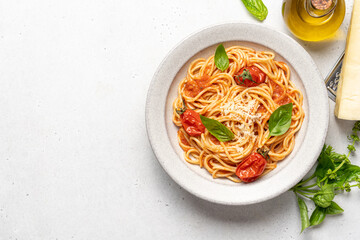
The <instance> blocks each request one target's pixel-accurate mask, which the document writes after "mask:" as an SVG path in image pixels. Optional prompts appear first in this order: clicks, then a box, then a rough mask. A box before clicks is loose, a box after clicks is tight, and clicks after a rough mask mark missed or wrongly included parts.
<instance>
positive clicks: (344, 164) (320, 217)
mask: <svg viewBox="0 0 360 240" xmlns="http://www.w3.org/2000/svg"><path fill="white" fill-rule="evenodd" d="M359 132H360V121H357V122H356V123H355V124H354V127H353V129H352V134H351V135H350V136H349V137H348V138H349V140H352V143H351V144H349V145H348V150H349V152H348V154H339V153H336V152H334V149H333V148H332V147H331V146H329V145H328V146H326V145H325V146H324V147H323V149H322V151H321V153H320V156H319V157H318V159H317V160H318V165H317V167H316V170H315V172H314V173H313V174H312V175H311V176H310V177H309V178H307V179H304V180H302V181H300V182H299V183H298V184H296V185H295V186H294V187H293V188H292V189H291V190H292V191H293V192H294V193H295V195H296V198H297V200H298V205H299V209H300V219H301V232H302V231H304V229H305V228H308V227H310V226H315V225H319V224H320V223H322V222H323V221H324V219H325V218H326V216H327V215H335V214H340V213H342V212H344V210H343V209H342V208H341V207H340V206H339V205H338V204H336V203H335V202H334V201H333V200H334V198H335V197H336V195H337V194H340V193H342V192H344V191H346V192H350V191H351V189H352V188H360V167H359V166H357V165H353V164H351V163H350V159H349V156H350V154H351V153H352V152H354V151H355V150H356V148H355V145H357V144H358V143H360V137H359V134H358V133H359ZM304 199H308V200H311V201H312V203H313V204H314V205H315V210H314V211H313V212H312V214H311V216H310V219H309V217H308V209H307V206H306V202H305V201H304Z"/></svg>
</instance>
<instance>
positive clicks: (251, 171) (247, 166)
mask: <svg viewBox="0 0 360 240" xmlns="http://www.w3.org/2000/svg"><path fill="white" fill-rule="evenodd" d="M265 166H266V160H265V158H264V157H263V156H261V154H259V153H257V152H254V153H252V154H251V155H250V156H248V157H247V158H245V160H244V161H242V162H241V163H240V164H239V165H238V166H237V168H236V172H235V174H236V176H238V177H239V178H240V179H241V180H242V181H243V182H253V181H255V180H256V179H257V178H258V177H259V176H260V175H261V174H262V173H263V172H264V170H265Z"/></svg>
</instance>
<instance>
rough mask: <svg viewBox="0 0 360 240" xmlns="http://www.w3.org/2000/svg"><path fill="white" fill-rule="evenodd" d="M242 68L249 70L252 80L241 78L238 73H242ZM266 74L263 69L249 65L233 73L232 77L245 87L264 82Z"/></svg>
mask: <svg viewBox="0 0 360 240" xmlns="http://www.w3.org/2000/svg"><path fill="white" fill-rule="evenodd" d="M244 70H247V71H249V73H250V75H251V78H252V80H250V79H248V78H246V77H245V79H244V80H243V77H242V76H240V75H243V73H244ZM265 78H266V75H265V73H264V72H263V71H261V70H260V68H258V67H256V66H251V67H243V68H242V69H240V71H239V72H238V73H237V74H235V76H234V79H235V81H236V83H237V84H238V85H240V86H241V85H242V86H246V87H255V86H257V85H259V84H261V83H263V82H265Z"/></svg>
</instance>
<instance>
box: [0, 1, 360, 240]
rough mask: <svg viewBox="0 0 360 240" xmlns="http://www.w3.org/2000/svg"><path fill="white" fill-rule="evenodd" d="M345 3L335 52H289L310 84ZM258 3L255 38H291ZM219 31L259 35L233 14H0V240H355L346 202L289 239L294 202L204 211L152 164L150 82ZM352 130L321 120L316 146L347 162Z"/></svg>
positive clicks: (204, 10)
mask: <svg viewBox="0 0 360 240" xmlns="http://www.w3.org/2000/svg"><path fill="white" fill-rule="evenodd" d="M346 2H347V14H346V17H345V20H344V23H343V25H342V26H341V28H340V30H339V31H338V32H337V34H336V36H335V38H333V39H331V40H328V41H324V42H320V43H306V42H301V41H298V42H299V43H300V44H301V45H303V46H304V48H305V49H306V50H307V51H308V52H309V53H310V54H311V56H312V57H313V58H314V60H315V62H316V63H317V65H318V67H319V69H320V71H321V72H322V74H323V76H326V74H327V73H328V72H329V70H330V68H331V67H332V66H333V64H334V63H335V61H336V59H337V58H338V57H339V56H340V54H341V52H342V51H343V50H344V47H345V38H346V32H347V28H348V25H349V21H350V10H351V9H352V1H346ZM264 3H265V4H266V5H267V7H268V9H269V15H268V17H267V19H266V20H265V21H264V22H263V23H261V24H263V25H269V26H272V27H275V28H276V29H278V30H280V31H283V32H285V33H287V34H290V33H289V32H288V31H287V30H286V26H285V25H284V23H283V20H282V16H281V3H282V1H281V0H264ZM230 21H239V22H240V21H246V22H254V23H259V22H258V21H257V20H255V19H254V18H252V17H251V16H250V15H249V14H248V12H247V11H246V10H245V8H244V6H243V4H242V3H241V1H240V0H222V1H219V0H179V1H169V0H156V1H155V0H153V1H145V0H143V1H141V0H134V1H125V0H120V1H115V0H113V1H110V0H108V1H105V0H101V1H100V0H98V1H95V0H87V1H85V0H83V1H80V0H72V1H53V0H47V1H46V0H43V1H41V0H24V1H19V0H11V1H8V0H6V1H5V0H1V1H0V116H1V117H0V141H1V146H0V161H1V166H0V239H19V240H20V239H53V240H55V239H59V240H60V239H86V240H90V239H206V240H209V239H354V238H355V237H356V236H357V237H358V236H359V235H360V227H359V221H360V216H359V213H360V205H359V204H358V203H359V199H360V192H359V191H358V190H354V191H353V192H351V193H350V194H343V195H341V196H337V197H336V201H337V202H338V203H339V205H340V206H342V207H343V208H344V209H345V212H344V213H343V214H342V215H339V216H333V217H327V218H326V220H325V221H324V223H323V224H321V226H320V227H316V228H313V229H310V230H309V231H306V232H305V233H303V234H301V235H300V234H299V232H300V218H299V212H298V207H297V203H296V201H295V198H294V195H293V193H291V192H287V193H284V194H282V195H281V196H279V197H277V198H275V199H272V200H269V201H267V202H264V203H260V204H256V205H250V206H240V207H234V206H223V205H217V204H214V203H210V202H206V201H204V200H201V199H198V198H197V197H195V196H193V195H191V194H189V193H188V192H186V191H185V190H183V189H182V188H181V187H179V186H178V185H177V184H176V183H175V182H173V181H172V180H171V179H170V177H169V176H168V175H167V174H166V173H165V172H164V170H163V169H162V168H161V166H160V165H159V164H158V162H157V160H156V158H155V156H154V154H153V152H152V150H151V147H150V145H149V142H148V139H147V136H146V129H145V120H144V117H145V116H144V115H145V110H144V107H145V101H146V94H147V89H148V86H149V84H150V80H151V78H152V75H153V74H154V72H155V70H156V68H157V67H158V65H159V64H160V62H161V61H162V59H163V58H164V57H165V55H166V54H167V53H168V51H169V50H170V49H172V48H173V47H174V46H175V45H176V44H177V43H179V42H180V41H181V40H182V39H184V38H185V37H186V36H188V35H189V34H191V33H193V32H196V31H198V30H200V29H202V28H204V27H208V26H210V25H214V24H218V23H224V22H230ZM330 107H331V112H333V109H334V103H333V102H330ZM352 124H353V122H351V121H342V120H338V119H336V118H335V117H334V116H333V114H331V119H330V128H329V133H328V136H327V140H326V142H327V143H329V144H332V145H333V146H335V147H336V150H338V151H339V152H346V145H347V140H346V135H347V134H348V133H349V132H350V131H351V127H352ZM352 159H353V161H354V162H355V163H357V164H359V163H360V157H356V156H354V157H353V158H352Z"/></svg>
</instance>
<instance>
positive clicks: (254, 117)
mask: <svg viewBox="0 0 360 240" xmlns="http://www.w3.org/2000/svg"><path fill="white" fill-rule="evenodd" d="M256 105H257V100H256V99H252V100H250V101H248V102H245V103H244V102H243V101H242V99H239V98H237V97H236V98H234V99H233V100H230V101H227V102H225V103H223V104H222V105H221V106H220V109H221V110H222V112H223V114H224V116H230V117H231V118H234V119H236V120H238V121H241V120H242V121H245V122H247V123H248V124H250V125H252V124H253V123H254V122H255V121H258V120H260V119H261V116H262V115H261V113H253V112H256V110H257V108H256V109H255V106H256ZM254 110H255V111H254Z"/></svg>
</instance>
